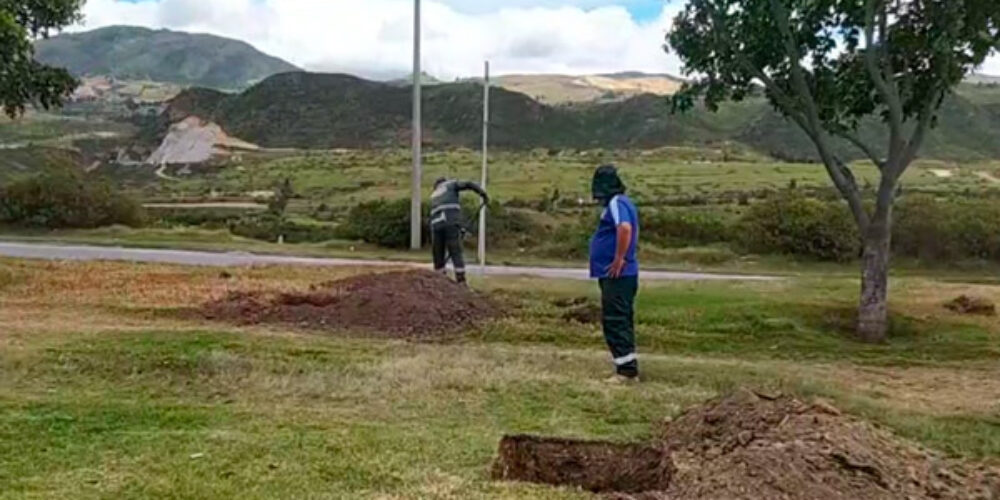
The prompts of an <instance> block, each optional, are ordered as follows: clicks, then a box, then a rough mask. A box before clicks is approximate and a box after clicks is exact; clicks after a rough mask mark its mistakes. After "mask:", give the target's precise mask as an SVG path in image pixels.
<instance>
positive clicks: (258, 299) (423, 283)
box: [201, 271, 500, 338]
mask: <svg viewBox="0 0 1000 500" xmlns="http://www.w3.org/2000/svg"><path fill="white" fill-rule="evenodd" d="M201 312H202V315H203V316H204V317H206V318H208V319H215V320H223V321H231V322H235V323H238V324H258V323H286V324H293V325H297V326H301V327H306V328H316V329H335V330H342V329H351V330H365V331H367V332H370V333H372V334H376V335H382V336H388V337H401V338H426V337H431V336H435V335H439V334H447V333H452V332H456V331H458V330H461V329H462V328H466V327H469V326H473V325H475V324H477V323H479V322H482V321H485V320H488V319H490V318H494V317H496V316H498V315H499V314H500V310H499V308H497V307H496V306H495V305H494V304H493V302H492V301H490V300H489V299H487V298H485V297H482V296H480V295H477V294H476V293H474V292H472V291H470V290H468V289H467V288H465V287H463V286H460V285H457V284H455V283H453V282H451V281H450V280H448V279H447V278H445V277H444V276H441V275H439V274H436V273H432V272H429V271H400V272H389V273H380V274H365V275H361V276H356V277H352V278H347V279H344V280H339V281H332V282H328V283H323V284H320V285H316V286H313V287H311V289H310V290H309V291H308V292H304V293H276V292H267V291H255V292H231V293H230V294H229V295H228V296H226V297H225V298H222V299H220V300H216V301H212V302H210V303H208V304H206V305H205V306H204V307H203V308H202V310H201Z"/></svg>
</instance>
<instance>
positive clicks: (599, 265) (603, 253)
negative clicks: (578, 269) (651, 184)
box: [590, 194, 639, 278]
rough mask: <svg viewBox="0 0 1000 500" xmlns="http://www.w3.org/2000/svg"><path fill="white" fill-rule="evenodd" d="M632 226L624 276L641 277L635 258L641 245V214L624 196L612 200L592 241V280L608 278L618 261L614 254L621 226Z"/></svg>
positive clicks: (602, 215) (637, 261) (623, 271)
mask: <svg viewBox="0 0 1000 500" xmlns="http://www.w3.org/2000/svg"><path fill="white" fill-rule="evenodd" d="M626 222H627V223H629V224H631V225H632V243H631V244H630V245H629V249H628V252H626V253H625V268H624V269H623V270H622V276H638V275H639V260H638V259H637V258H636V256H635V253H636V247H637V246H638V244H639V212H638V210H636V208H635V205H634V204H633V203H632V200H630V199H629V198H628V196H625V195H623V194H620V195H618V196H615V197H614V198H611V201H610V202H609V203H608V206H607V208H605V209H604V213H603V214H601V222H600V224H598V226H597V232H596V233H594V236H593V238H591V239H590V277H591V278H606V277H607V276H608V267H611V263H612V262H613V261H614V260H615V250H616V249H617V246H618V226H619V225H620V224H624V223H626Z"/></svg>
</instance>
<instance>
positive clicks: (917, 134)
mask: <svg viewBox="0 0 1000 500" xmlns="http://www.w3.org/2000/svg"><path fill="white" fill-rule="evenodd" d="M943 98H944V91H940V90H938V91H934V92H932V93H931V95H930V96H929V97H928V99H927V102H925V103H924V107H923V108H921V109H920V118H919V120H918V121H917V126H916V128H915V129H913V134H912V135H911V136H910V140H909V142H908V143H907V145H906V150H905V152H904V153H903V157H902V159H901V160H900V162H899V164H898V165H896V169H895V170H896V171H895V172H893V174H894V175H896V176H897V177H898V176H900V175H902V173H903V171H904V170H906V167H908V166H910V163H912V162H913V160H914V159H915V158H916V157H917V153H918V152H919V151H920V147H921V146H923V144H924V138H925V137H926V136H927V130H928V129H930V126H931V122H933V121H934V108H935V107H936V106H937V104H938V102H940V101H941V99H943Z"/></svg>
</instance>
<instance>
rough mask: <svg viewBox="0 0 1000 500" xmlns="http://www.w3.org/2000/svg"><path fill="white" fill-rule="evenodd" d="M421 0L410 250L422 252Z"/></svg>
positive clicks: (416, 3)
mask: <svg viewBox="0 0 1000 500" xmlns="http://www.w3.org/2000/svg"><path fill="white" fill-rule="evenodd" d="M421 79H422V78H421V74H420V0H413V186H412V197H413V199H412V203H411V205H410V248H411V249H413V250H420V243H421V240H420V224H421V222H422V221H423V213H422V210H421V196H422V195H421V192H420V184H421V182H420V180H421V174H422V172H421V170H422V168H423V167H422V153H421V145H422V138H421V121H420V99H421V92H420V85H421V83H422V82H421Z"/></svg>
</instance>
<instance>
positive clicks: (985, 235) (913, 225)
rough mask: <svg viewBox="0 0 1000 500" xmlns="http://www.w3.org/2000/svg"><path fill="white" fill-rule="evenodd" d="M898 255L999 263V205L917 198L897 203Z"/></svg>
mask: <svg viewBox="0 0 1000 500" xmlns="http://www.w3.org/2000/svg"><path fill="white" fill-rule="evenodd" d="M892 244H893V251H894V252H895V253H896V254H897V255H902V256H906V257H913V258H917V259H920V260H923V261H931V262H953V261H955V260H960V259H984V260H992V261H1000V204H997V203H996V201H995V200H990V199H986V200H940V199H937V198H934V197H932V196H926V195H918V196H913V197H907V198H904V199H903V200H901V201H900V202H899V206H898V207H897V213H896V223H895V225H894V227H893V242H892Z"/></svg>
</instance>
